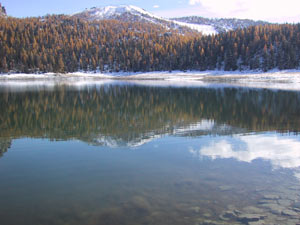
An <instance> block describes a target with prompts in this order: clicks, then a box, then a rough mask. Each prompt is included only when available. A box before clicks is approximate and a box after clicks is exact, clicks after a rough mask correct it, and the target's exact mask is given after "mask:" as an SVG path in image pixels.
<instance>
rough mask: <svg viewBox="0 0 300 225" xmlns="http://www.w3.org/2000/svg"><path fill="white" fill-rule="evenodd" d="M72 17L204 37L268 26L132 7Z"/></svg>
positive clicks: (86, 11)
mask: <svg viewBox="0 0 300 225" xmlns="http://www.w3.org/2000/svg"><path fill="white" fill-rule="evenodd" d="M72 16H74V17H76V18H80V19H84V20H88V21H95V20H110V19H115V20H121V21H125V22H150V23H154V24H158V25H161V26H164V27H165V28H168V29H177V30H179V31H181V32H183V33H184V32H187V31H188V30H189V29H191V30H194V31H198V32H201V33H202V34H204V35H210V34H218V33H220V32H224V31H229V30H235V29H239V28H247V27H249V26H256V25H265V24H268V23H267V22H263V21H253V20H246V19H245V20H241V19H208V18H203V17H197V16H192V17H180V18H173V19H166V18H163V17H159V16H156V15H154V14H152V13H150V12H147V11H146V10H144V9H141V8H139V7H137V6H132V5H120V6H106V7H99V8H97V7H93V8H91V9H86V10H84V11H83V12H79V13H76V14H73V15H72Z"/></svg>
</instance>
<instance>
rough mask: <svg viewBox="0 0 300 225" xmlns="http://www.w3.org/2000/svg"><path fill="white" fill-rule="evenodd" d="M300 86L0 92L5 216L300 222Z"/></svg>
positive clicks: (1, 213)
mask: <svg viewBox="0 0 300 225" xmlns="http://www.w3.org/2000/svg"><path fill="white" fill-rule="evenodd" d="M299 101H300V92H298V91H283V90H282V91H273V90H266V89H251V88H236V87H174V86H172V85H171V86H163V85H161V86H159V87H158V86H155V85H152V86H145V85H138V84H132V83H131V84H128V83H105V82H104V83H101V84H100V83H98V84H94V85H91V84H85V85H81V86H80V87H79V86H78V85H75V86H74V85H72V84H70V85H57V84H56V85H54V86H52V87H51V88H50V89H49V88H48V87H46V86H38V87H36V86H32V87H27V88H24V89H21V88H19V87H18V88H16V87H15V86H10V87H6V88H2V89H1V92H0V112H1V113H0V180H1V182H0V190H1V191H0V223H1V224H6V225H10V224H21V225H22V224H24V225H27V224H58V225H60V224H90V225H93V224H111V225H114V224H130V225H131V224H164V225H165V224H187V225H190V224H195V225H196V224H197V225H201V224H202V225H207V224H210V225H212V224H274V225H275V224H295V225H296V224H299V223H300V137H299V136H298V133H299V129H300V114H299V112H300V104H299Z"/></svg>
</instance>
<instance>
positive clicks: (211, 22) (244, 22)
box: [171, 16, 270, 33]
mask: <svg viewBox="0 0 300 225" xmlns="http://www.w3.org/2000/svg"><path fill="white" fill-rule="evenodd" d="M171 20H173V21H176V22H178V21H179V22H183V23H187V24H192V25H202V26H205V25H206V26H211V27H213V28H214V29H215V30H216V31H217V32H218V33H220V32H226V31H230V30H236V29H239V28H247V27H250V26H259V25H267V24H270V23H268V22H265V21H254V20H249V19H235V18H231V19H225V18H221V19H209V18H204V17H200V16H188V17H180V18H172V19H171Z"/></svg>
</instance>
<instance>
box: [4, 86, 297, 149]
mask: <svg viewBox="0 0 300 225" xmlns="http://www.w3.org/2000/svg"><path fill="white" fill-rule="evenodd" d="M299 101H300V94H299V93H298V92H285V91H277V92H275V91H270V90H253V89H236V88H225V89H223V88H219V89H207V88H172V87H168V88H157V87H143V86H126V85H104V86H101V85H100V86H86V87H85V88H81V90H76V89H72V88H70V87H65V86H57V87H56V88H54V91H48V90H40V89H39V91H34V90H32V91H28V92H26V93H23V92H13V91H8V92H4V93H1V95H0V136H1V137H6V138H18V137H35V138H37V137H42V138H50V139H55V140H67V139H74V138H75V139H79V140H82V141H85V142H88V143H92V144H93V143H95V144H105V142H106V141H105V140H110V142H114V144H115V145H118V144H121V145H126V144H128V143H129V145H136V144H137V143H139V142H141V141H143V140H144V139H148V138H152V137H154V136H157V135H165V134H178V135H184V136H201V135H206V134H211V135H225V134H233V133H245V132H252V131H254V132H258V131H277V132H293V133H297V132H298V131H299V129H300V114H299V112H300V104H298V103H299ZM204 123H207V124H209V126H207V127H205V126H204V128H205V129H203V124H204ZM199 124H200V127H199V129H197V126H198V125H199ZM201 124H202V125H201Z"/></svg>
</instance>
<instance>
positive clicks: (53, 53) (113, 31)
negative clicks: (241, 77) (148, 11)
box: [0, 15, 300, 73]
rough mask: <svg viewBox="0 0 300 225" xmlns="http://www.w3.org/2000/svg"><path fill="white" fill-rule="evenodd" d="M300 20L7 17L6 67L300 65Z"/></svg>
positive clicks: (1, 37) (0, 23)
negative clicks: (196, 22)
mask: <svg viewBox="0 0 300 225" xmlns="http://www.w3.org/2000/svg"><path fill="white" fill-rule="evenodd" d="M299 31H300V24H281V25H279V24H269V25H261V26H252V27H249V28H244V29H237V30H234V31H229V32H223V33H220V34H218V35H209V36H205V35H201V34H199V33H197V32H188V33H185V34H184V35H183V34H182V33H179V32H177V31H176V30H169V29H167V28H164V27H163V26H160V25H156V24H151V23H139V22H122V21H117V20H104V21H98V22H97V21H93V22H87V21H84V20H81V19H78V18H73V17H70V16H64V15H52V16H46V17H39V18H25V19H17V18H11V17H9V18H0V58H1V62H0V72H1V73H7V72H25V73H36V72H57V73H66V72H74V71H101V72H113V71H114V72H118V71H125V72H126V71H128V72H131V71H132V72H137V71H145V72H146V71H161V70H164V71H168V70H216V69H217V70H226V71H231V70H232V71H233V70H248V69H250V70H258V69H259V70H263V71H268V70H271V69H273V68H278V69H293V68H298V67H299V60H300V51H299V50H300V49H299V47H300V32H299Z"/></svg>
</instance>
